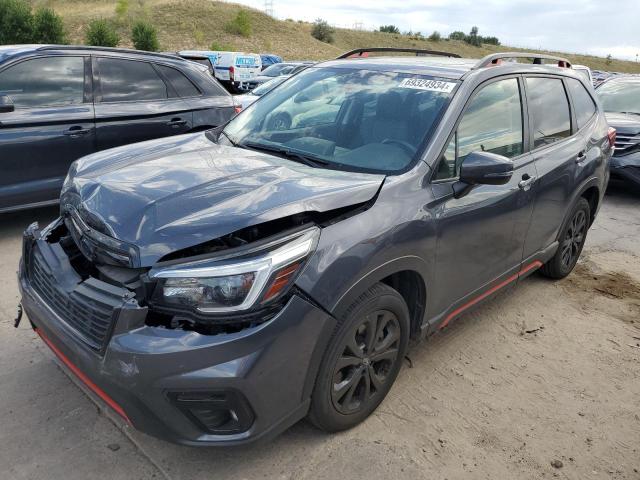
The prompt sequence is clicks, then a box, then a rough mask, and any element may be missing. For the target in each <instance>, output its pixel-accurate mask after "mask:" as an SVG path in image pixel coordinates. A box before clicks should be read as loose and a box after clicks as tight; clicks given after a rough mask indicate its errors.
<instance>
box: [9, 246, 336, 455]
mask: <svg viewBox="0 0 640 480" xmlns="http://www.w3.org/2000/svg"><path fill="white" fill-rule="evenodd" d="M26 241H29V238H28V237H25V242H26ZM19 284H20V291H21V294H22V305H23V308H24V311H25V312H26V314H27V315H28V317H29V320H30V321H31V324H32V326H33V327H34V329H35V330H36V332H37V333H38V334H39V335H40V336H41V338H42V339H43V340H44V342H45V343H46V344H47V345H48V346H49V347H50V348H51V349H52V350H53V352H54V353H55V354H56V355H57V356H58V357H59V358H60V359H61V361H62V363H64V364H65V366H66V367H67V368H68V369H69V370H70V371H71V373H73V374H74V375H76V376H77V377H78V378H79V379H80V380H81V381H82V382H83V383H84V384H85V385H87V387H88V388H89V389H90V390H92V391H93V392H94V393H95V394H96V395H97V396H98V397H100V398H101V399H102V401H103V402H105V403H106V404H107V405H109V406H110V407H111V408H112V409H114V410H115V411H116V413H118V414H119V415H120V416H122V417H123V418H124V419H125V420H126V421H128V422H130V423H131V424H132V425H133V426H134V427H135V428H137V429H139V430H141V431H143V432H145V433H148V434H150V435H153V436H155V437H159V438H162V439H164V440H168V441H172V442H176V443H182V444H188V445H221V446H224V445H238V444H243V443H248V442H251V441H255V440H258V439H262V438H268V437H270V436H272V435H276V434H278V433H280V432H281V431H283V430H285V429H286V428H288V427H289V426H291V425H292V424H294V423H295V422H297V421H298V420H300V419H301V418H302V417H304V416H305V415H306V413H307V410H308V407H309V402H310V395H311V390H312V388H313V383H314V381H315V374H316V372H317V368H318V365H319V363H320V359H321V357H322V354H323V352H324V348H325V346H326V343H327V341H328V338H329V335H330V333H331V331H332V330H333V326H334V324H335V321H334V320H333V318H332V317H331V316H329V315H327V314H326V313H324V312H323V311H322V310H320V309H318V308H316V307H315V306H313V305H312V304H311V303H309V302H307V301H306V300H304V299H303V298H302V297H300V296H297V295H293V296H292V297H291V298H290V300H289V301H288V303H287V304H286V305H285V306H284V307H283V309H282V310H281V311H280V312H279V313H278V314H277V315H276V316H275V317H273V318H272V319H270V320H269V321H267V322H265V323H263V324H261V325H259V326H257V327H253V328H248V329H245V330H242V331H240V332H237V333H233V334H223V335H201V334H198V333H196V332H193V331H184V330H179V329H175V330H172V329H165V328H157V327H149V326H146V325H143V326H139V327H138V328H134V329H132V330H127V329H126V328H125V329H123V328H122V327H123V326H122V325H119V324H118V325H116V327H115V328H114V334H113V336H112V337H111V338H110V340H109V342H108V344H107V346H106V348H105V350H104V353H103V354H101V353H100V352H97V351H96V350H94V349H91V348H89V347H88V346H87V345H86V343H84V342H82V341H80V340H79V339H78V336H77V334H76V333H75V332H74V330H73V329H72V328H70V327H69V324H68V323H67V321H66V320H65V319H64V318H62V317H61V316H60V315H58V314H57V313H56V312H55V311H54V310H53V309H52V308H51V307H50V306H49V305H48V304H47V303H46V302H45V301H44V300H43V298H42V297H41V296H40V295H39V294H38V292H37V291H36V290H34V288H33V287H32V285H31V283H30V281H29V276H28V274H27V271H26V267H25V263H24V262H21V266H20V271H19ZM120 320H121V319H120V318H119V319H118V321H120ZM185 392H186V393H187V394H189V395H191V394H193V393H194V392H195V394H198V395H199V394H202V393H207V392H213V393H216V394H218V393H222V394H224V395H226V397H225V398H227V400H225V401H228V402H230V403H229V404H230V405H231V407H230V408H233V409H236V410H237V411H238V412H246V418H247V419H249V420H250V421H247V423H246V425H247V428H246V430H244V431H241V432H238V433H230V434H212V433H210V431H209V432H208V431H207V430H206V428H203V424H202V423H199V422H198V421H196V420H197V419H196V418H195V417H194V416H193V415H191V414H190V411H186V410H185V406H184V403H182V404H180V405H178V404H177V402H176V398H177V397H176V396H177V395H182V394H183V393H185ZM234 402H235V403H234ZM234 405H235V406H234ZM236 407H237V408H236ZM243 415H244V414H243Z"/></svg>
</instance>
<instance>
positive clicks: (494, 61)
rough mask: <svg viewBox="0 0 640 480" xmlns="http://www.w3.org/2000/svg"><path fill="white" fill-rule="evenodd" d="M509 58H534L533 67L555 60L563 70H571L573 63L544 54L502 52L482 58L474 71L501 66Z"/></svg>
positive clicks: (474, 67)
mask: <svg viewBox="0 0 640 480" xmlns="http://www.w3.org/2000/svg"><path fill="white" fill-rule="evenodd" d="M508 58H532V59H533V62H531V63H532V64H533V65H542V64H543V62H542V61H543V60H555V61H556V62H558V67H563V68H571V62H569V60H567V59H566V58H563V57H556V56H554V55H545V54H542V53H529V52H502V53H493V54H491V55H487V56H486V57H483V58H481V59H480V60H479V61H478V63H476V64H475V65H474V66H473V68H472V70H476V69H478V68H483V67H489V66H491V65H499V64H500V61H501V60H504V59H508Z"/></svg>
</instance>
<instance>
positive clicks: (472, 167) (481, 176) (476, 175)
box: [460, 152, 513, 185]
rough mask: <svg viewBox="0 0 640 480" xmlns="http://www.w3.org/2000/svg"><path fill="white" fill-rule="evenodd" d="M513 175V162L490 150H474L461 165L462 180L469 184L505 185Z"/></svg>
mask: <svg viewBox="0 0 640 480" xmlns="http://www.w3.org/2000/svg"><path fill="white" fill-rule="evenodd" d="M512 175H513V162H512V161H511V160H509V159H508V158H507V157H503V156H502V155H496V154H495V153H489V152H472V153H470V154H469V155H467V158H465V159H464V161H463V162H462V165H461V166H460V181H461V182H464V183H467V184H469V185H504V184H505V183H508V182H509V179H510V178H511V176H512Z"/></svg>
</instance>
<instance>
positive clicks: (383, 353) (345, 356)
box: [309, 283, 410, 432]
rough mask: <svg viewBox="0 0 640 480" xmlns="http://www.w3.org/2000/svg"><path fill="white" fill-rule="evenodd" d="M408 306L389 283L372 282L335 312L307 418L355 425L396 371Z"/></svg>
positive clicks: (337, 426)
mask: <svg viewBox="0 0 640 480" xmlns="http://www.w3.org/2000/svg"><path fill="white" fill-rule="evenodd" d="M409 326H410V317H409V309H408V308H407V304H406V303H405V301H404V299H403V298H402V296H401V295H400V294H399V293H398V292H397V291H396V290H394V289H393V288H391V287H389V286H387V285H385V284H382V283H377V284H375V285H373V286H372V287H371V288H370V289H369V290H367V291H366V292H365V293H363V294H362V295H361V296H360V297H359V298H358V299H357V300H356V301H355V302H354V303H353V304H352V305H351V306H350V307H349V308H348V309H347V310H346V312H345V313H344V315H342V316H341V317H340V319H339V320H338V325H337V326H336V330H335V331H334V334H333V337H332V338H331V340H330V342H329V346H328V347H327V351H326V352H325V356H324V358H323V361H322V364H321V365H320V371H319V372H318V377H317V379H316V384H315V387H314V391H313V394H312V397H311V408H310V410H309V419H310V420H311V422H312V423H313V424H314V425H315V426H317V427H318V428H320V429H322V430H325V431H327V432H337V431H340V430H346V429H348V428H351V427H354V426H355V425H357V424H358V423H360V422H362V421H363V420H364V419H365V418H367V417H368V416H369V415H370V414H371V413H372V412H373V411H374V410H375V409H376V408H377V407H378V405H379V404H380V402H382V400H383V399H384V397H385V396H386V395H387V393H388V392H389V390H390V389H391V385H393V382H394V381H395V379H396V377H397V376H398V372H399V371H400V367H401V366H402V361H403V359H404V356H405V353H406V351H407V345H408V342H409Z"/></svg>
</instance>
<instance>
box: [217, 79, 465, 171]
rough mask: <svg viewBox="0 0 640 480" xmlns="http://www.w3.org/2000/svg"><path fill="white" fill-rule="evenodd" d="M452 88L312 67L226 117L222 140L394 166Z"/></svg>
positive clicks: (339, 163)
mask: <svg viewBox="0 0 640 480" xmlns="http://www.w3.org/2000/svg"><path fill="white" fill-rule="evenodd" d="M455 86H456V82H453V81H443V80H438V79H434V78H431V77H426V76H420V75H412V74H407V73H396V72H380V71H369V70H355V69H351V68H313V67H311V68H308V69H306V70H304V71H302V72H300V73H299V74H298V75H296V76H294V77H291V78H290V79H289V80H288V81H287V82H285V83H284V84H282V85H281V86H279V87H278V88H277V89H275V90H273V91H272V92H271V93H269V95H266V96H265V97H264V98H262V99H261V100H260V101H259V102H256V103H254V104H253V105H252V106H251V107H249V108H248V109H246V110H245V111H243V112H242V113H241V114H239V115H238V116H237V117H235V118H234V119H233V120H231V122H229V124H228V125H227V126H226V127H225V129H224V134H225V135H224V136H223V137H221V138H223V139H224V138H226V139H228V140H230V141H231V142H233V143H234V144H235V145H236V146H239V147H245V148H253V149H258V150H265V151H270V152H279V153H281V154H287V155H288V154H294V155H297V156H298V157H304V158H305V159H309V158H312V159H313V160H315V161H316V162H317V163H319V164H321V165H322V166H325V167H327V168H338V169H348V170H356V171H372V172H382V173H392V172H397V171H401V170H403V169H405V168H406V167H408V166H409V164H410V163H411V162H412V161H413V159H414V158H415V157H416V154H417V153H418V151H419V149H420V147H421V145H422V143H423V141H424V140H425V137H426V135H427V134H428V133H429V132H430V130H431V128H432V126H434V123H435V122H436V121H437V120H438V119H439V117H440V113H441V112H442V110H443V108H444V106H445V104H446V103H447V101H448V100H449V98H450V97H451V95H452V91H453V89H454V88H455ZM223 141H224V140H223ZM298 159H299V158H298Z"/></svg>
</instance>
